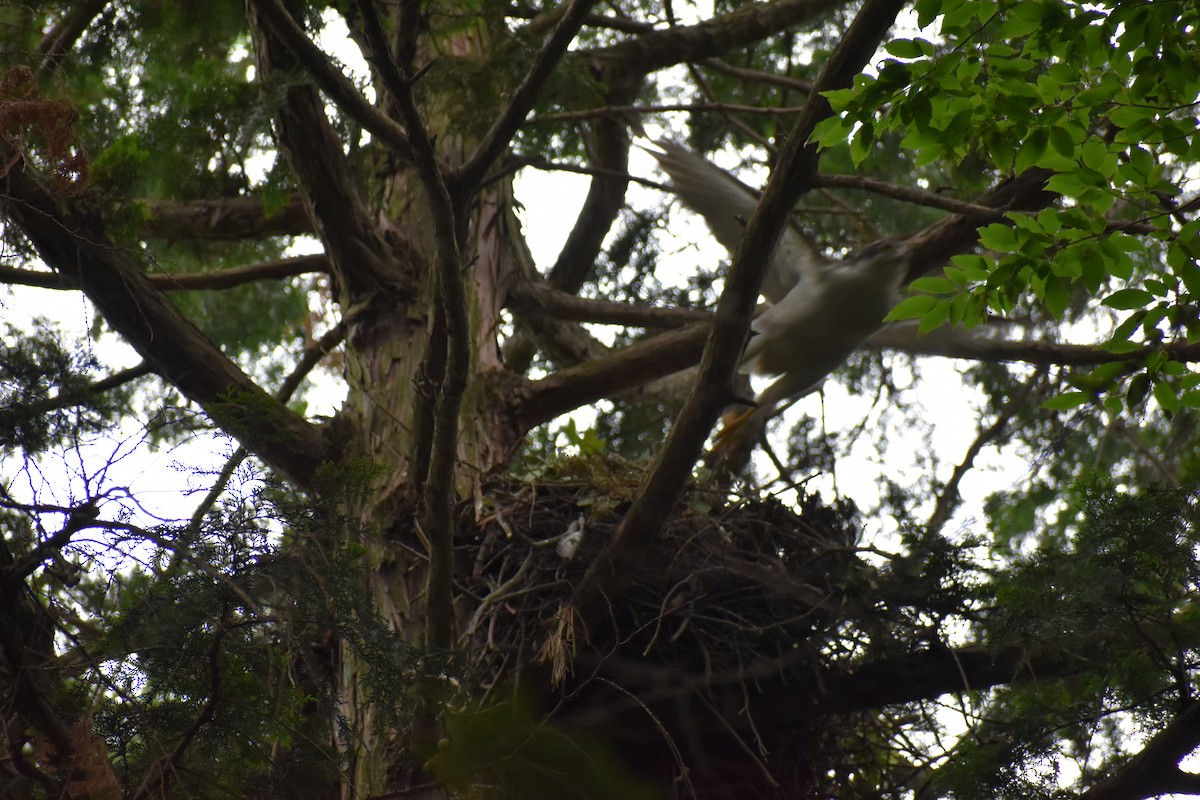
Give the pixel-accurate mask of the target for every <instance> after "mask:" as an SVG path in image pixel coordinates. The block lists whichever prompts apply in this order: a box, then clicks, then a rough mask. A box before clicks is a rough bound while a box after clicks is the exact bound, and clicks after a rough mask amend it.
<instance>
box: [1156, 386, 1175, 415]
mask: <svg viewBox="0 0 1200 800" xmlns="http://www.w3.org/2000/svg"><path fill="white" fill-rule="evenodd" d="M1154 399H1155V400H1157V401H1158V404H1159V406H1161V407H1162V410H1163V411H1165V412H1167V413H1168V414H1175V413H1176V412H1177V411H1179V395H1177V394H1175V387H1173V386H1172V385H1171V384H1170V383H1168V382H1167V381H1157V380H1156V381H1155V382H1154Z"/></svg>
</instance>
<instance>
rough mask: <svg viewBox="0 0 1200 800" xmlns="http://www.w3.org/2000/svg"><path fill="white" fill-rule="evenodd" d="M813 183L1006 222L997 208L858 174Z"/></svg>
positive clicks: (832, 176)
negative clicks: (858, 190) (859, 190)
mask: <svg viewBox="0 0 1200 800" xmlns="http://www.w3.org/2000/svg"><path fill="white" fill-rule="evenodd" d="M813 183H814V185H815V186H817V187H819V188H822V189H861V190H862V191H864V192H871V193H873V194H878V195H883V196H884V197H891V198H893V199H895V200H904V201H906V202H909V203H916V204H917V205H922V206H929V207H930V208H940V209H942V210H944V211H949V212H951V213H953V214H962V215H963V216H964V217H976V218H979V219H992V220H997V221H1000V222H1007V221H1008V218H1007V217H1006V216H1005V215H1004V214H1005V212H1004V211H1003V210H1001V209H998V208H994V207H991V206H985V205H979V204H978V203H968V202H967V201H965V200H955V199H954V198H953V197H944V196H943V195H940V194H935V193H934V192H926V191H922V190H921V189H914V188H912V187H909V186H897V185H896V184H894V183H885V182H884V181H877V180H875V179H873V178H866V177H863V176H861V175H820V174H818V175H817V176H816V178H815V179H814V180H813Z"/></svg>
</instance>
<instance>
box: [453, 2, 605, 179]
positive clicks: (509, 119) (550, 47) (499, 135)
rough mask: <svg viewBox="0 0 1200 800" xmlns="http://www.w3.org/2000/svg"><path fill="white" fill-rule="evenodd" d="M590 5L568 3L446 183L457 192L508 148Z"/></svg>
mask: <svg viewBox="0 0 1200 800" xmlns="http://www.w3.org/2000/svg"><path fill="white" fill-rule="evenodd" d="M593 5H595V0H571V2H570V4H569V5H568V6H567V8H566V10H565V11H564V12H563V15H562V18H561V19H560V20H559V21H558V24H556V25H555V26H554V30H553V31H552V32H551V33H550V35H549V36H548V37H547V38H546V41H545V42H544V43H543V44H542V49H541V50H539V51H538V53H537V55H536V56H534V59H533V64H531V65H530V67H529V72H527V73H526V74H525V78H524V79H523V80H522V81H521V83H520V85H519V86H517V88H516V89H515V90H514V91H513V93H512V100H510V101H509V104H508V107H507V108H506V109H504V111H503V112H502V113H501V114H500V116H499V117H498V118H497V119H496V121H495V123H493V124H492V127H491V130H489V131H488V132H487V133H486V134H485V135H484V137H483V141H482V142H480V143H479V148H478V149H477V150H476V151H475V155H473V156H472V157H471V159H470V160H469V161H467V163H466V164H464V165H463V166H462V167H461V168H459V169H458V170H457V172H456V173H455V174H454V175H453V176H452V177H451V179H450V182H451V183H452V184H453V185H455V186H456V187H457V188H458V189H459V190H460V191H465V192H467V193H469V192H473V191H474V190H475V188H476V187H477V186H478V185H479V183H480V181H481V179H482V178H483V175H484V173H485V172H486V171H487V169H488V168H489V167H490V166H491V165H492V163H493V162H495V160H496V159H497V158H499V157H500V153H501V152H502V151H503V150H504V148H506V147H508V143H509V142H510V141H512V137H513V136H514V135H515V134H516V132H517V129H518V128H520V127H521V123H522V122H523V121H524V120H525V117H526V116H528V115H529V112H530V111H532V110H533V106H534V104H535V103H536V102H537V99H538V95H540V94H541V91H542V87H543V86H544V85H545V83H546V81H547V79H549V77H550V76H551V74H553V72H554V69H555V68H556V67H557V66H558V63H559V62H560V61H561V60H562V58H563V56H565V55H566V53H567V47H568V46H569V45H570V44H571V41H572V40H573V39H574V38H575V36H576V35H577V34H578V33H579V28H580V27H581V26H582V25H583V19H584V17H585V16H587V13H588V12H589V11H591V10H592V6H593Z"/></svg>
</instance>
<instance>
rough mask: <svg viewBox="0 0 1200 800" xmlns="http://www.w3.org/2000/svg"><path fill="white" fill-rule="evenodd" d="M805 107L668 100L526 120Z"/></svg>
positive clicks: (782, 111) (771, 112)
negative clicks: (654, 104)
mask: <svg viewBox="0 0 1200 800" xmlns="http://www.w3.org/2000/svg"><path fill="white" fill-rule="evenodd" d="M801 108H802V106H783V107H780V108H771V107H763V106H746V105H740V104H738V103H668V104H665V105H656V106H600V107H599V108H589V109H586V110H584V111H559V112H552V113H549V114H539V115H538V116H536V117H530V118H529V119H528V120H526V122H525V124H526V125H536V124H538V123H559V122H575V121H578V120H586V119H595V118H596V117H628V116H631V115H640V114H659V113H662V112H666V111H692V112H709V111H715V112H718V113H735V114H758V115H766V116H783V115H786V114H798V113H799V112H800V109H801Z"/></svg>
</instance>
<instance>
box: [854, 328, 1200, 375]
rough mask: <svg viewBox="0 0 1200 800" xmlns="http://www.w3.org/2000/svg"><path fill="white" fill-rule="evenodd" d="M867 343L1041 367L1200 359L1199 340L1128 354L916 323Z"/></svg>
mask: <svg viewBox="0 0 1200 800" xmlns="http://www.w3.org/2000/svg"><path fill="white" fill-rule="evenodd" d="M865 346H866V347H871V348H875V349H878V348H888V349H891V350H900V351H902V352H905V353H910V354H912V355H922V356H944V357H946V358H963V359H970V360H972V361H1020V362H1024V363H1026V364H1033V365H1035V366H1041V367H1048V366H1056V365H1057V366H1064V367H1094V366H1097V365H1099V364H1107V363H1109V362H1111V361H1137V360H1138V359H1143V358H1145V357H1146V356H1148V355H1151V354H1152V353H1157V352H1165V353H1166V354H1167V355H1169V356H1170V357H1171V359H1173V360H1175V361H1181V362H1184V363H1188V362H1195V361H1200V343H1194V344H1187V343H1183V342H1179V343H1169V344H1153V345H1143V346H1142V347H1138V348H1136V349H1134V350H1130V351H1128V352H1125V353H1114V352H1112V351H1111V350H1107V349H1105V348H1104V347H1102V346H1100V345H1089V344H1062V343H1059V342H1047V341H1040V340H1031V339H998V338H994V337H991V336H983V335H978V334H972V333H970V332H966V331H963V330H961V329H956V328H950V327H943V328H938V329H937V330H935V331H931V332H929V333H927V334H925V335H924V336H918V335H917V327H916V325H909V324H896V325H889V326H888V327H886V328H884V329H883V330H881V331H879V333H877V334H875V335H874V336H872V337H871V338H870V339H868V340H867V343H866V345H865Z"/></svg>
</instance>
